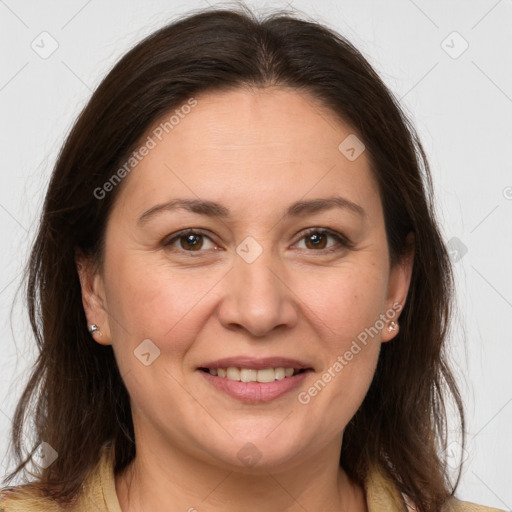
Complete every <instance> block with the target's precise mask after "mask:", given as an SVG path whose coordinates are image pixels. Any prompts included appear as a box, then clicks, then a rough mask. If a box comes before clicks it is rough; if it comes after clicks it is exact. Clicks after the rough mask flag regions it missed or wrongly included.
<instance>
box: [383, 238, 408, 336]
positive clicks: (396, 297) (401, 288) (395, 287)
mask: <svg viewBox="0 0 512 512" xmlns="http://www.w3.org/2000/svg"><path fill="white" fill-rule="evenodd" d="M413 263H414V233H412V232H410V233H409V234H408V235H407V238H406V241H405V250H404V253H403V255H402V256H401V258H400V261H398V262H397V263H396V264H395V265H394V266H393V268H392V269H391V272H390V276H389V283H388V296H387V299H386V311H387V312H390V315H386V316H387V317H388V318H389V322H391V321H394V322H395V323H396V328H395V329H394V330H391V331H390V330H388V326H389V323H387V324H386V325H385V327H384V329H383V330H382V336H381V341H382V342H386V341H390V340H392V339H393V338H394V337H395V336H396V335H397V334H398V330H399V322H398V318H399V316H400V313H401V311H402V309H403V308H404V306H405V301H406V300H407V293H408V291H409V285H410V284H411V276H412V268H413Z"/></svg>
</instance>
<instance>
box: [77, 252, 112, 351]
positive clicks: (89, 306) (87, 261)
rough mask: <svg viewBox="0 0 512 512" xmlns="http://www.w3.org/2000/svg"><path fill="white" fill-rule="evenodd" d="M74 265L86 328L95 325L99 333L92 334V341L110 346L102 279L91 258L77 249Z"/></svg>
mask: <svg viewBox="0 0 512 512" xmlns="http://www.w3.org/2000/svg"><path fill="white" fill-rule="evenodd" d="M75 264H76V268H77V272H78V277H79V279H80V287H81V289H82V304H83V306H84V312H85V317H86V318H87V328H89V325H91V324H95V325H97V326H98V329H99V331H96V332H95V333H94V334H92V337H93V338H94V340H95V341H96V342H98V343H100V344H101V345H111V336H110V326H109V322H108V320H109V315H108V309H107V301H106V297H105V287H104V282H103V277H102V276H101V274H100V272H99V271H98V269H97V268H96V265H95V264H94V262H93V261H92V258H90V257H87V256H85V255H84V254H83V252H82V251H80V250H79V249H77V250H76V251H75Z"/></svg>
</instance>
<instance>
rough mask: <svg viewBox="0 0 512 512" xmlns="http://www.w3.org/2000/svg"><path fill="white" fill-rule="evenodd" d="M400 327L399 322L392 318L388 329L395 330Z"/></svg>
mask: <svg viewBox="0 0 512 512" xmlns="http://www.w3.org/2000/svg"><path fill="white" fill-rule="evenodd" d="M397 327H398V324H397V323H396V322H395V321H394V320H392V321H391V322H390V323H389V325H388V331H389V332H393V331H394V330H395V329H396V328H397Z"/></svg>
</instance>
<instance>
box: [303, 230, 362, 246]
mask: <svg viewBox="0 0 512 512" xmlns="http://www.w3.org/2000/svg"><path fill="white" fill-rule="evenodd" d="M329 238H331V239H333V240H335V241H336V242H337V243H336V244H333V245H331V246H330V247H328V246H327V244H328V239H329ZM302 240H305V246H306V249H310V250H313V251H314V250H316V251H318V252H322V251H327V252H334V251H337V250H341V249H344V248H350V247H352V244H351V242H350V241H349V240H348V239H347V238H346V237H344V236H343V235H342V234H341V233H337V232H336V231H331V230H329V229H320V228H318V229H317V228H312V229H310V230H309V231H307V232H306V234H305V235H304V236H303V237H302V238H301V239H300V241H302Z"/></svg>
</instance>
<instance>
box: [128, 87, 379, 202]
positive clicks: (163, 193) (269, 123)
mask: <svg viewBox="0 0 512 512" xmlns="http://www.w3.org/2000/svg"><path fill="white" fill-rule="evenodd" d="M194 100H195V105H194V106H193V107H191V108H182V107H180V106H179V105H178V106H176V107H175V108H174V109H173V110H172V111H171V112H168V113H166V114H165V115H164V116H162V117H161V118H160V119H159V120H158V121H157V122H156V123H154V125H153V126H152V127H151V128H150V129H149V130H148V131H147V132H146V133H145V134H144V136H143V137H141V144H142V143H144V142H145V141H148V140H149V139H151V141H152V143H151V146H152V149H150V150H149V151H148V152H147V154H146V156H144V158H143V159H142V160H141V161H140V162H139V163H138V164H137V165H136V167H135V168H134V169H133V171H132V172H131V173H130V175H129V176H128V177H127V178H125V180H126V181H127V182H128V183H124V184H123V188H124V189H125V190H123V192H122V194H121V195H122V196H124V199H125V200H128V199H129V200H130V201H129V202H130V204H131V206H132V207H133V206H135V208H136V209H140V208H142V207H143V206H147V205H148V201H149V202H158V201H168V200H169V199H172V197H178V196H180V197H181V196H183V195H184V194H186V195H188V196H190V197H191V198H195V199H197V198H198V197H200V198H202V199H212V200H217V201H219V200H221V199H226V200H227V197H226V196H227V195H228V196H229V197H231V198H232V199H233V200H236V199H237V198H238V199H239V200H240V206H243V204H244V202H246V201H247V200H248V199H250V200H255V201H256V202H258V203H259V204H260V205H262V204H263V203H264V202H265V201H268V202H269V203H272V202H274V203H275V202H276V201H279V202H281V203H283V202H284V203H287V202H290V203H291V202H293V201H296V200H298V199H300V198H301V197H303V196H305V195H306V194H308V193H309V194H312V195H313V196H318V195H326V194H329V193H334V192H336V193H340V194H343V195H350V196H351V197H350V199H351V200H353V201H363V202H368V201H370V202H371V201H372V197H373V200H375V196H376V194H377V196H378V193H377V189H376V184H375V182H374V179H373V177H372V175H371V172H370V168H369V157H368V155H367V154H366V152H364V151H363V152H362V153H361V154H360V156H358V157H357V158H356V159H355V160H350V159H348V158H347V157H346V155H345V154H344V153H343V151H341V150H340V144H341V143H342V142H343V141H344V140H346V139H347V137H354V133H353V130H352V129H351V127H350V126H349V125H348V124H346V123H344V122H343V120H341V119H339V118H338V117H337V116H336V115H335V114H334V113H333V112H332V111H330V110H329V109H327V108H325V107H324V106H323V105H322V104H321V103H320V102H319V101H318V100H316V99H315V98H313V97H312V96H310V95H308V94H306V93H304V92H298V91H296V90H294V89H290V88H282V87H273V88H266V89H236V90H231V91H223V92H211V93H205V94H201V95H198V96H196V97H194ZM188 104H193V103H190V102H188ZM183 105H187V102H184V103H183V104H182V106H183ZM245 204H247V203H245Z"/></svg>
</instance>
